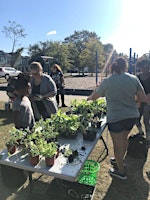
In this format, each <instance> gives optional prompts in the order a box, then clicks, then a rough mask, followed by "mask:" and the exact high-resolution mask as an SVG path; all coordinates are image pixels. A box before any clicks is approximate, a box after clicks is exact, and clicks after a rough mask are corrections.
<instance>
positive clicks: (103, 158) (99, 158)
mask: <svg viewBox="0 0 150 200" xmlns="http://www.w3.org/2000/svg"><path fill="white" fill-rule="evenodd" d="M100 139H101V140H102V142H103V144H104V149H103V151H102V153H101V154H100V155H99V157H98V159H97V162H102V161H103V160H105V158H106V157H107V156H108V147H107V145H106V142H105V140H104V138H103V137H102V136H101V137H100ZM104 152H105V156H104V157H102V155H103V154H104ZM101 157H102V158H101Z"/></svg>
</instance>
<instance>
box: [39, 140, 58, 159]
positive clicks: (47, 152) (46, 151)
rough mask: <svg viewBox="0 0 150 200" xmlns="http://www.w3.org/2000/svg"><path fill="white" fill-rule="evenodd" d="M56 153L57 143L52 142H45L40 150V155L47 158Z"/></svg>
mask: <svg viewBox="0 0 150 200" xmlns="http://www.w3.org/2000/svg"><path fill="white" fill-rule="evenodd" d="M56 153H57V144H56V143H54V142H51V143H47V144H45V145H44V146H43V148H42V150H41V155H42V156H44V157H47V158H51V157H53V156H54V155H56Z"/></svg>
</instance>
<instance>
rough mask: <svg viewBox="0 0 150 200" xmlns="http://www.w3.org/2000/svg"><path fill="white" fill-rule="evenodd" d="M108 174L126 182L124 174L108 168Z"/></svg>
mask: <svg viewBox="0 0 150 200" xmlns="http://www.w3.org/2000/svg"><path fill="white" fill-rule="evenodd" d="M109 174H110V175H111V176H114V177H117V178H119V179H121V180H126V179H127V175H126V174H125V173H120V172H119V171H118V170H117V169H114V168H110V169H109Z"/></svg>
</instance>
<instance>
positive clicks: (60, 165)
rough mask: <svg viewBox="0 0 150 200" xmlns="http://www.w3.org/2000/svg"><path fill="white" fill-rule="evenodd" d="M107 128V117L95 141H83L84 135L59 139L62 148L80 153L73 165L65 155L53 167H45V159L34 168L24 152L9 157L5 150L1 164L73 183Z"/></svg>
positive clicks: (61, 155) (1, 153)
mask: <svg viewBox="0 0 150 200" xmlns="http://www.w3.org/2000/svg"><path fill="white" fill-rule="evenodd" d="M105 127H106V117H104V118H103V119H102V124H101V128H100V129H99V130H98V132H97V134H96V139H95V140H94V141H87V140H86V141H85V140H83V136H82V134H78V136H77V138H76V139H59V141H58V142H59V144H61V147H60V148H64V147H65V148H67V147H68V148H71V149H73V150H77V151H78V153H79V155H78V157H77V158H76V159H74V161H73V162H72V163H69V162H68V159H67V158H65V157H64V156H63V154H60V155H59V157H58V158H57V159H56V161H55V164H54V166H52V167H47V166H46V165H45V160H44V158H41V159H40V162H39V163H38V164H37V165H36V166H32V165H31V164H30V162H29V160H28V154H24V153H23V151H21V150H18V151H17V152H16V153H14V154H12V155H10V156H8V152H7V150H6V149H5V150H3V151H2V152H0V155H1V159H0V164H2V165H7V166H11V167H15V168H19V169H23V170H27V171H31V172H39V173H42V174H47V175H49V176H54V177H56V178H60V179H64V180H68V181H72V182H73V181H76V180H77V177H78V174H79V172H80V170H81V168H82V166H83V164H84V162H85V161H86V160H87V158H88V156H89V154H90V153H91V151H92V150H93V148H94V147H95V145H96V143H97V142H98V139H99V138H100V137H101V135H102V133H103V131H104V129H105ZM83 146H84V147H85V150H84V151H83V150H81V147H83Z"/></svg>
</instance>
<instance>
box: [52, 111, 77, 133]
mask: <svg viewBox="0 0 150 200" xmlns="http://www.w3.org/2000/svg"><path fill="white" fill-rule="evenodd" d="M79 119H80V118H79V116H77V115H74V114H71V115H66V114H65V113H62V112H61V111H58V112H57V113H56V114H53V115H52V116H51V123H52V124H53V125H54V126H55V130H56V131H57V132H59V133H60V135H74V134H76V132H77V130H78V128H79V126H80V121H79Z"/></svg>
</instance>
